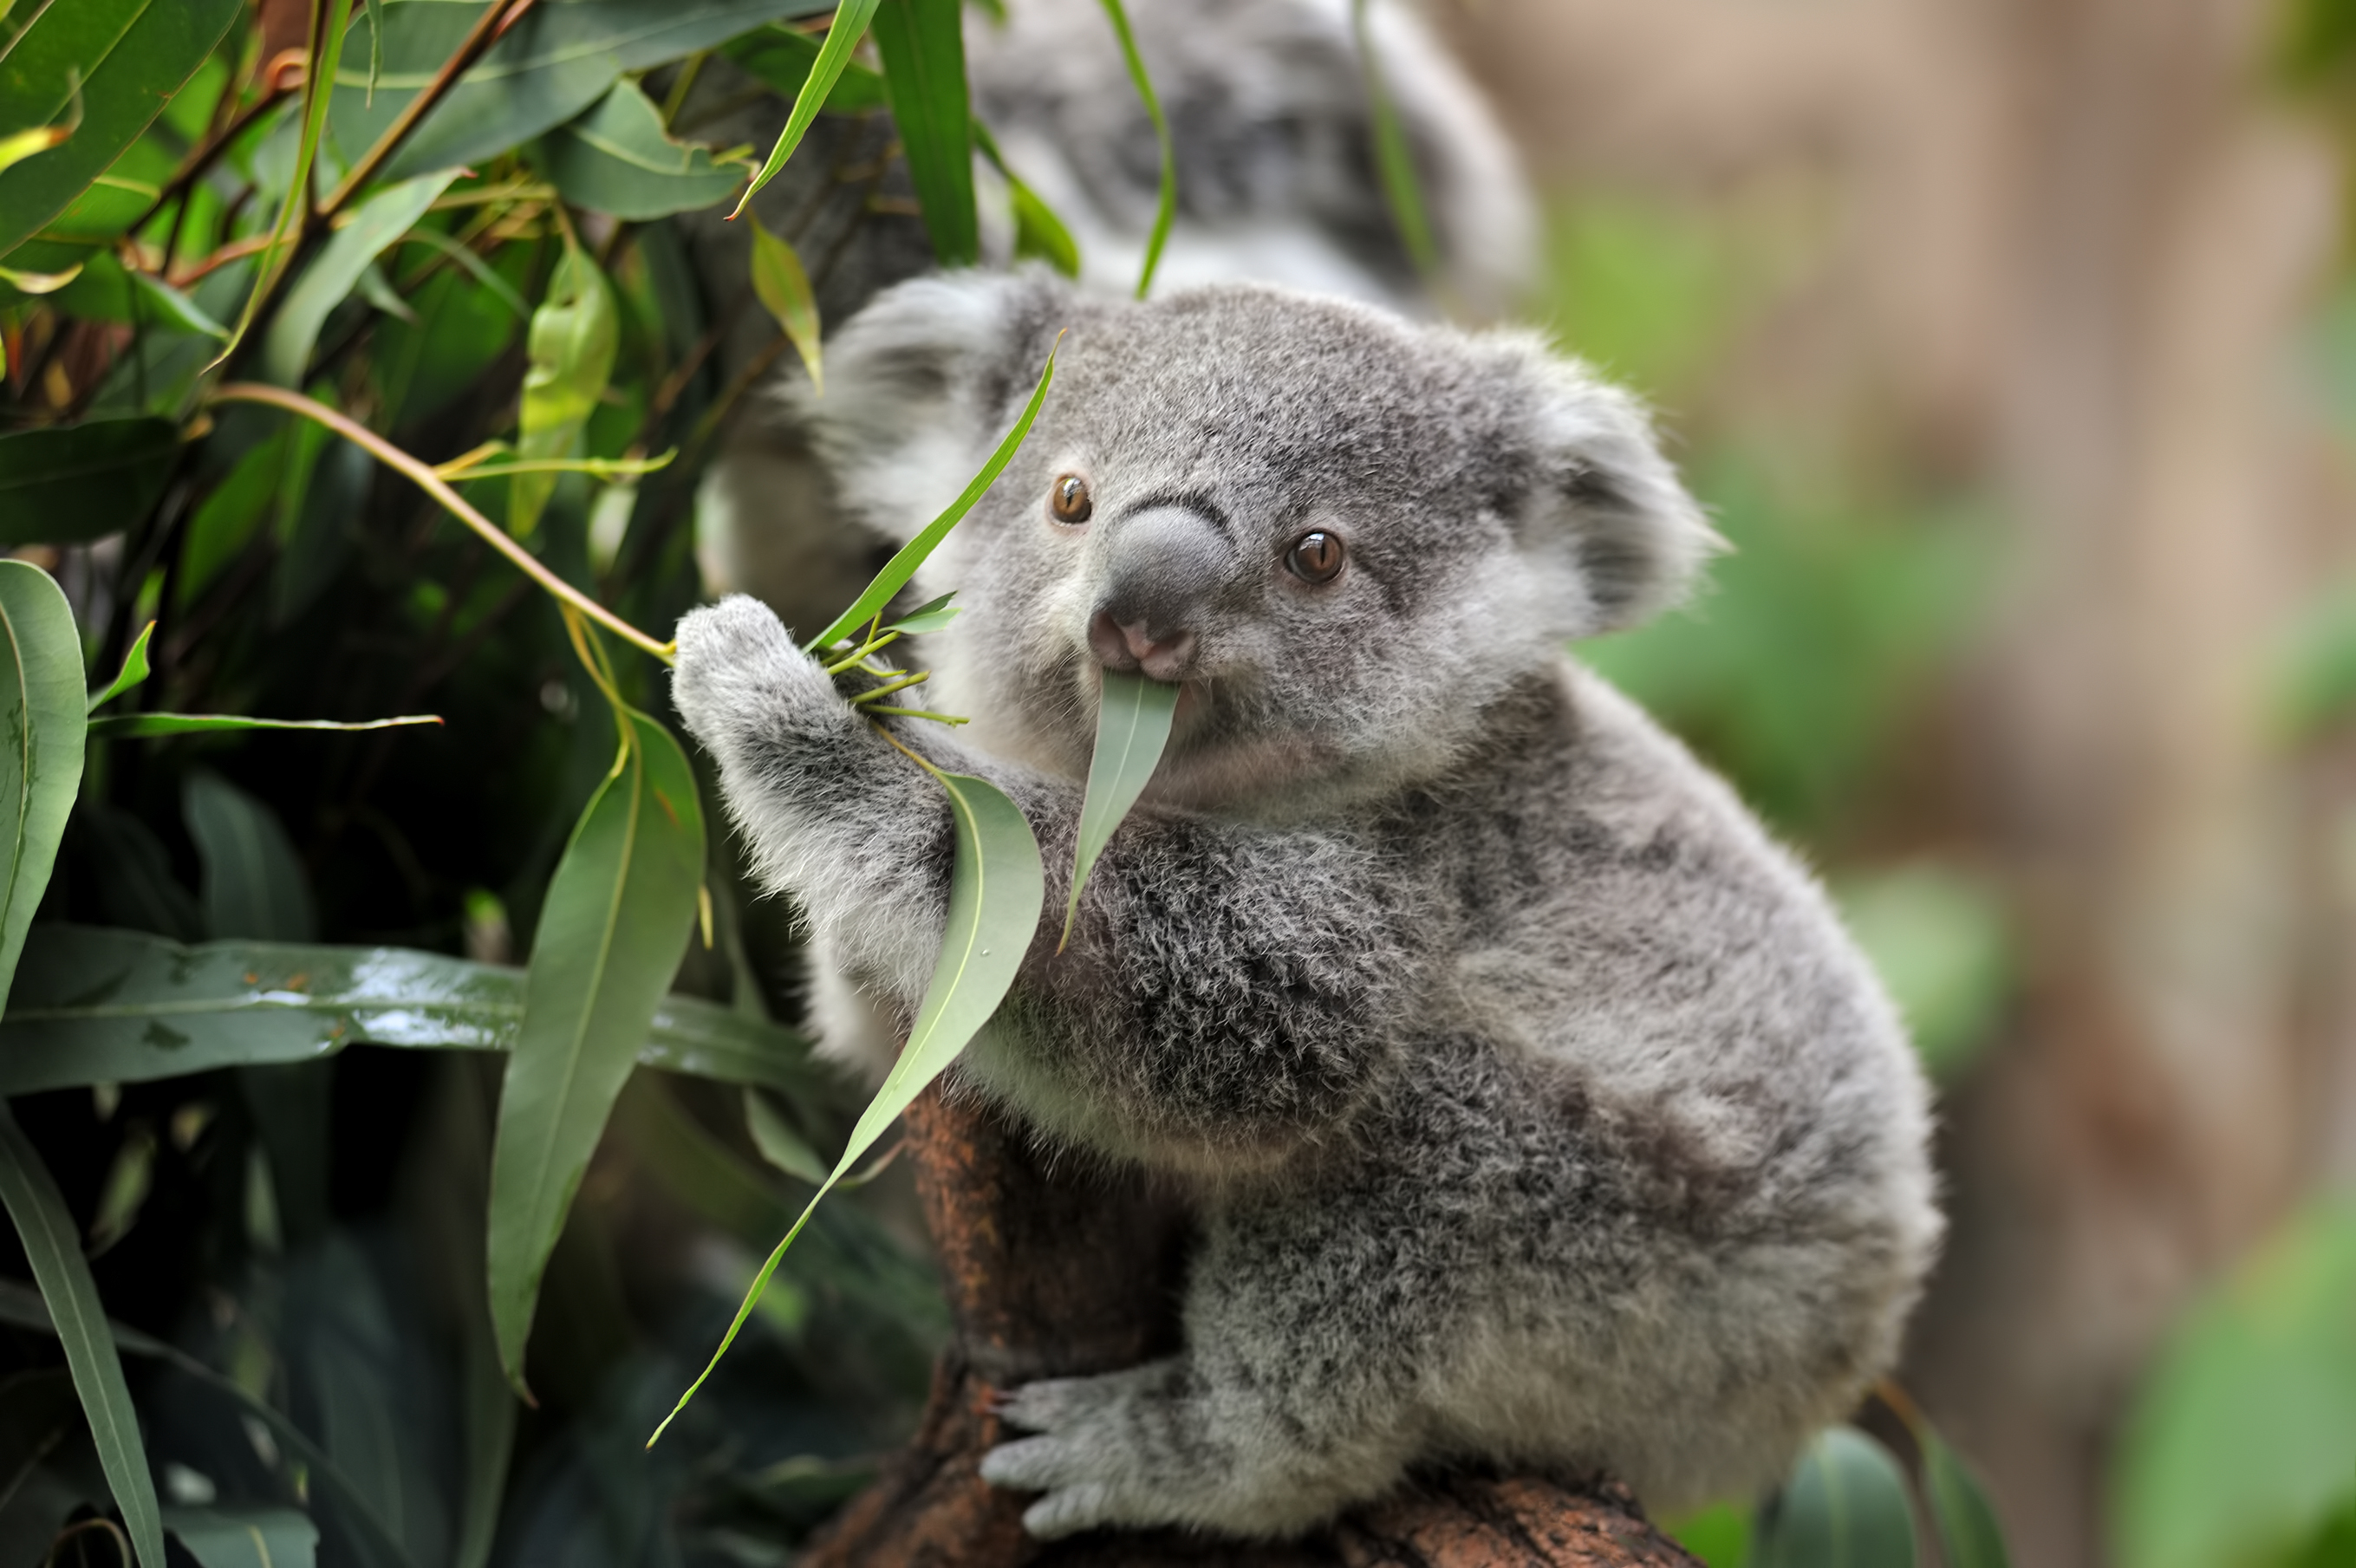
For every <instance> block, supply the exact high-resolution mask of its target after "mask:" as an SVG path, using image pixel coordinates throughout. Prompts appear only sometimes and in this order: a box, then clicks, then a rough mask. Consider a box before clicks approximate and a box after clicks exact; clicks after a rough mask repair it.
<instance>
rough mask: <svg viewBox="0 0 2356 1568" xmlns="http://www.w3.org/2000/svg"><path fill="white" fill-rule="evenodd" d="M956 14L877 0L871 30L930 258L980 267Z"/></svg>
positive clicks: (958, 9)
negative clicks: (930, 246) (930, 245)
mask: <svg viewBox="0 0 2356 1568" xmlns="http://www.w3.org/2000/svg"><path fill="white" fill-rule="evenodd" d="M963 10H964V7H963V6H962V5H960V4H959V0H883V5H882V7H881V8H880V9H878V10H877V11H876V13H875V20H874V24H873V28H874V33H875V48H876V50H877V52H878V53H879V54H881V55H882V56H883V91H884V95H885V96H886V97H887V98H888V99H889V100H890V101H891V104H892V124H893V128H894V130H896V131H898V132H899V133H900V145H901V147H902V149H903V150H904V151H905V154H906V156H907V159H908V178H909V181H910V182H911V183H912V184H914V185H915V186H916V204H917V206H918V208H919V209H921V210H922V211H923V213H924V219H925V232H926V234H927V235H928V236H930V238H931V240H932V242H933V254H934V255H935V256H937V257H938V258H939V260H940V263H941V264H942V265H943V266H948V267H969V266H971V265H973V264H974V263H976V262H979V261H980V260H981V225H980V219H979V217H978V216H977V214H976V213H975V210H974V203H973V113H972V111H971V109H970V108H969V104H968V101H967V94H966V81H965V34H964V32H963V30H962V28H961V27H960V22H961V20H962V12H963Z"/></svg>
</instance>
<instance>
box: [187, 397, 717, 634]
mask: <svg viewBox="0 0 2356 1568" xmlns="http://www.w3.org/2000/svg"><path fill="white" fill-rule="evenodd" d="M206 401H207V402H208V403H268V404H270V405H271V406H272V407H273V408H283V409H285V410H287V411H288V412H289V413H299V414H301V415H302V416H303V417H304V418H305V419H309V420H314V421H316V422H317V423H318V424H324V425H326V426H327V428H328V429H330V430H332V431H334V432H335V433H336V434H337V435H340V436H342V437H343V438H344V439H345V440H347V441H349V442H351V443H352V444H353V445H354V446H359V447H360V448H362V449H363V450H365V451H366V452H367V453H368V455H369V456H371V457H374V458H375V459H376V460H377V461H378V462H380V463H382V464H383V465H384V466H385V467H388V468H393V469H397V470H399V471H400V472H401V473H402V474H403V475H405V476H406V477H407V478H409V479H410V480H411V481H412V483H414V484H415V485H416V486H417V488H418V489H422V490H423V491H424V492H425V493H426V494H427V495H429V496H432V497H433V498H434V499H435V500H437V501H439V502H441V503H442V506H443V508H444V510H447V511H448V512H449V513H450V514H451V515H452V516H453V517H455V518H456V519H457V520H458V521H461V522H463V523H465V524H466V526H467V527H468V528H471V529H473V530H474V531H475V532H476V533H477V535H478V536H480V537H481V539H482V541H483V542H484V543H486V544H488V545H489V546H490V547H491V548H492V549H494V550H496V551H498V553H500V554H502V555H504V556H506V557H507V558H508V559H509V561H511V562H513V563H514V564H516V566H517V568H518V569H519V570H520V571H521V572H522V573H523V575H525V576H527V577H530V579H531V580H532V581H533V582H535V583H537V584H539V585H541V587H543V588H545V589H547V590H548V591H549V592H550V593H551V594H553V595H554V596H556V597H557V598H559V599H561V600H562V601H563V602H564V603H566V604H568V605H570V606H572V607H573V608H574V609H576V610H578V611H580V612H581V613H582V614H583V615H584V616H586V617H588V618H590V619H591V620H594V621H595V622H596V623H597V624H598V625H599V626H602V627H604V628H605V629H606V630H607V631H610V632H612V633H613V634H614V635H615V636H616V637H618V638H620V639H622V640H623V641H625V642H626V643H628V644H630V645H631V646H632V647H634V648H637V649H641V650H645V651H646V652H648V653H651V654H653V655H654V656H655V657H656V658H657V659H659V660H662V661H663V662H664V663H666V664H668V663H669V662H670V661H671V659H672V656H673V655H674V653H676V652H677V645H676V644H674V643H669V642H657V641H656V640H655V639H653V638H651V637H648V635H647V634H646V633H645V632H643V631H640V630H639V629H638V628H637V627H634V626H632V625H631V624H630V623H629V622H627V621H626V620H624V619H623V618H621V617H619V616H617V615H616V614H615V613H614V612H613V611H612V610H609V609H607V608H606V607H605V606H604V605H601V604H599V603H598V602H597V601H596V600H594V599H593V598H591V597H590V596H588V595H586V594H584V593H583V592H582V591H581V590H580V589H578V588H576V587H574V586H573V585H572V584H570V583H568V582H566V581H565V580H564V579H563V578H562V577H560V576H558V575H556V574H555V573H553V572H552V571H550V570H549V569H548V568H547V567H546V566H544V565H542V564H541V562H540V558H539V557H538V556H535V555H534V554H532V553H531V552H530V551H529V550H526V549H525V548H524V547H523V546H522V545H520V544H519V543H517V542H515V540H514V539H512V538H510V537H509V534H508V532H507V530H505V529H503V528H501V527H500V526H499V525H498V524H497V523H495V522H493V521H491V520H490V519H489V518H487V517H485V516H484V515H483V514H482V513H481V512H479V511H477V510H475V509H474V508H473V507H471V506H468V505H467V504H466V499H464V498H463V497H461V496H460V495H459V494H458V492H457V491H455V490H454V489H451V488H450V486H449V485H448V483H447V482H445V481H444V479H443V478H442V476H441V475H439V474H437V473H435V472H434V467H433V465H432V464H430V463H427V462H425V461H423V459H421V458H417V457H413V456H410V454H408V453H406V452H404V451H402V449H401V448H400V447H398V446H394V445H393V444H392V443H391V442H390V441H387V440H386V439H385V438H384V437H383V436H381V435H378V434H377V433H376V432H375V431H373V430H370V429H369V427H368V426H367V425H365V424H360V423H359V422H358V421H356V420H352V419H348V418H347V417H345V416H344V415H343V414H340V413H337V412H336V411H335V410H334V409H332V408H329V407H328V406H327V404H325V403H317V402H315V401H313V400H312V399H310V398H307V397H305V396H304V395H303V394H302V393H301V392H289V391H287V390H286V389H285V388H284V387H273V386H263V385H261V384H259V383H257V382H253V381H230V382H228V383H226V384H224V385H221V386H218V387H215V388H214V389H213V390H212V392H210V393H209V395H208V397H207V398H206Z"/></svg>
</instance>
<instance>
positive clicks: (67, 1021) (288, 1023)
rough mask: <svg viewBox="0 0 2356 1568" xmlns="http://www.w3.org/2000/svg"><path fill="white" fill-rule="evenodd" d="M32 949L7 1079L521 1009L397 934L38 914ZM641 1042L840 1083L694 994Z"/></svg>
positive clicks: (779, 1079) (812, 1088)
mask: <svg viewBox="0 0 2356 1568" xmlns="http://www.w3.org/2000/svg"><path fill="white" fill-rule="evenodd" d="M25 951H26V954H27V957H26V961H25V963H24V965H23V968H24V972H25V973H24V981H23V983H21V984H19V985H18V986H17V987H16V992H15V993H14V994H13V995H12V996H11V997H10V999H9V1003H8V1013H7V1016H6V1017H5V1019H0V1095H16V1094H35V1093H38V1092H41V1091H42V1090H52V1089H78V1088H83V1087H86V1086H88V1085H90V1084H93V1083H145V1082H148V1081H150V1080H152V1079H162V1078H179V1077H183V1076H185V1075H187V1074H190V1073H199V1072H209V1071H211V1070H213V1069H218V1068H224V1067H253V1066H264V1065H269V1064H272V1063H278V1062H305V1061H314V1060H316V1059H318V1058H322V1057H327V1056H332V1055H334V1054H335V1053H336V1052H337V1051H339V1050H341V1049H342V1048H343V1047H346V1046H348V1045H357V1044H363V1043H364V1044H368V1045H375V1046H393V1047H406V1048H411V1049H422V1050H439V1049H445V1048H446V1049H465V1050H487V1051H504V1050H509V1049H512V1048H513V1047H514V1045H515V1041H516V1036H517V1034H518V1032H519V1028H520V1026H521V1024H522V1022H523V1013H524V985H525V974H524V972H523V971H522V970H520V969H516V968H512V967H509V966H508V965H505V964H486V963H471V962H468V961H466V960H465V959H457V958H451V957H448V956H446V955H444V954H442V953H429V952H416V951H412V950H408V949H405V948H366V947H327V946H313V945H309V944H305V943H294V942H255V941H226V942H206V943H201V944H184V943H180V942H177V941H174V940H171V939H169V938H168V937H160V936H151V935H149V934H148V933H146V932H145V931H126V930H117V929H105V928H101V927H96V926H68V925H58V924H51V923H48V922H46V921H45V922H43V923H42V924H41V925H39V926H37V927H35V928H34V929H33V932H32V935H31V937H30V939H29V940H27V942H26V944H25ZM635 1050H636V1053H637V1061H638V1064H639V1065H640V1066H642V1067H651V1068H659V1069H663V1070H665V1071H668V1072H680V1073H687V1074H690V1075H691V1076H694V1077H698V1078H708V1079H714V1080H717V1081H719V1082H723V1083H747V1084H753V1083H756V1084H764V1085H766V1086H768V1087H770V1088H773V1089H776V1090H779V1091H780V1092H782V1093H785V1094H787V1095H791V1096H793V1097H794V1098H796V1099H798V1100H812V1099H814V1100H816V1101H819V1102H820V1103H825V1104H833V1103H836V1102H837V1101H840V1100H841V1096H842V1092H843V1091H842V1090H841V1089H840V1088H839V1087H838V1085H837V1084H836V1081H835V1080H834V1079H833V1078H832V1077H831V1076H830V1075H829V1074H828V1073H827V1072H826V1071H825V1070H824V1069H821V1068H820V1067H819V1066H818V1065H817V1064H815V1063H814V1062H812V1060H811V1059H810V1055H809V1041H808V1040H806V1039H804V1038H803V1037H802V1036H799V1035H797V1034H796V1033H794V1032H793V1031H792V1030H790V1029H787V1028H784V1027H782V1026H778V1025H776V1024H771V1023H768V1022H766V1021H765V1020H760V1019H755V1018H748V1017H745V1016H744V1015H742V1014H739V1013H736V1012H734V1011H733V1010H731V1009H730V1008H727V1007H723V1006H721V1005H719V1004H716V1003H711V1002H704V1001H701V1000H700V999H698V998H696V997H692V996H680V995H676V994H674V995H670V996H666V997H664V998H663V1000H662V1004H661V1005H660V1006H659V1007H657V1008H656V1009H655V1015H654V1019H653V1021H652V1022H651V1023H650V1024H648V1026H647V1027H646V1028H645V1030H644V1031H643V1032H642V1033H641V1034H640V1035H639V1036H638V1038H637V1044H636V1046H635Z"/></svg>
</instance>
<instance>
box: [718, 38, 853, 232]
mask: <svg viewBox="0 0 2356 1568" xmlns="http://www.w3.org/2000/svg"><path fill="white" fill-rule="evenodd" d="M879 3H880V0H842V3H841V5H837V6H836V7H835V10H834V22H833V24H832V25H831V26H830V27H828V28H827V30H826V42H824V43H823V44H820V45H819V51H818V58H817V59H815V60H812V61H811V62H810V70H809V77H808V78H806V79H805V80H804V81H803V82H802V87H801V91H799V92H798V93H796V94H795V95H794V107H793V111H792V113H788V114H787V116H786V128H785V129H784V130H782V131H780V132H778V133H777V144H776V145H775V146H773V147H771V148H770V149H769V156H768V158H767V160H766V162H764V163H763V164H762V165H761V171H760V172H759V173H758V174H756V175H755V176H754V177H753V183H752V184H751V185H750V186H748V187H747V188H745V191H744V195H743V196H742V197H740V198H738V199H737V201H736V210H735V211H734V212H731V213H730V214H729V215H728V216H730V217H731V218H734V217H737V216H739V215H740V214H742V213H743V212H744V206H745V203H747V202H749V201H751V200H752V199H753V198H754V195H755V193H756V192H758V191H759V190H760V188H762V187H763V186H765V185H766V184H768V183H769V181H771V180H772V179H775V178H776V174H777V171H778V170H779V169H781V168H783V167H785V166H786V160H787V158H789V157H792V156H794V149H795V148H796V147H798V146H800V145H802V137H803V135H804V134H807V133H808V132H809V128H810V122H811V121H813V120H815V119H817V118H818V112H819V108H820V106H822V105H823V104H824V103H825V102H826V100H827V95H828V94H829V93H830V92H832V91H834V84H835V82H836V81H837V80H839V79H840V78H841V75H842V72H843V69H844V68H845V67H846V66H848V65H849V64H850V63H851V50H853V49H855V48H858V47H859V40H860V39H861V38H864V37H866V35H867V24H868V22H869V21H870V20H871V19H872V18H873V16H874V15H875V7H876V5H878V4H879Z"/></svg>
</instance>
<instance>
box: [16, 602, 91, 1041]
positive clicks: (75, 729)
mask: <svg viewBox="0 0 2356 1568" xmlns="http://www.w3.org/2000/svg"><path fill="white" fill-rule="evenodd" d="M81 679H82V677H81V639H80V637H78V636H77V635H76V633H75V631H74V621H73V611H72V610H71V609H70V608H69V607H67V604H66V596H65V594H64V593H63V592H62V591H61V590H60V589H59V587H58V585H57V584H56V583H55V582H54V581H52V580H51V578H50V576H49V575H48V573H47V572H44V571H42V570H41V569H40V568H39V567H38V566H35V565H31V564H27V563H26V562H23V561H0V850H5V854H6V856H7V858H6V861H5V867H0V1000H5V998H6V996H7V994H8V987H9V982H10V980H11V979H12V978H13V977H14V976H15V974H16V959H17V956H18V955H19V954H20V953H22V952H23V951H24V950H25V934H26V932H27V929H29V928H30V927H31V926H32V923H33V911H34V910H35V909H36V908H38V907H39V905H40V902H41V895H42V894H43V893H45V892H46V891H48V886H49V871H50V869H51V868H52V867H53V866H54V865H56V864H57V858H58V843H59V840H61V839H62V838H64V837H65V831H66V817H67V815H68V813H70V811H72V810H73V802H74V795H75V794H76V792H77V791H79V790H80V788H81V764H82V736H83V731H84V729H85V727H86V726H87V725H88V724H89V718H88V714H89V707H88V701H89V699H88V697H87V696H86V695H85V694H84V693H83V690H82V683H81Z"/></svg>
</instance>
